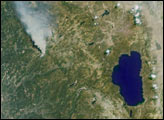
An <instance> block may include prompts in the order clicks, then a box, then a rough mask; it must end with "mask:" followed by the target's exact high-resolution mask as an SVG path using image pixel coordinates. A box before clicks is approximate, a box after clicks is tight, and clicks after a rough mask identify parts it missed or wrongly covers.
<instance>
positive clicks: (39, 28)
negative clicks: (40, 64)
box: [15, 1, 52, 56]
mask: <svg viewBox="0 0 164 120" xmlns="http://www.w3.org/2000/svg"><path fill="white" fill-rule="evenodd" d="M39 4H43V3H39ZM15 6H16V11H17V13H18V15H19V18H20V20H21V22H22V23H23V24H24V27H25V29H26V32H27V33H28V34H29V35H30V36H31V38H32V41H33V42H34V45H36V46H37V47H38V48H39V49H40V51H41V52H42V55H41V56H44V54H45V51H46V39H47V38H48V37H50V36H51V33H52V32H51V29H50V27H49V16H48V13H46V12H45V11H44V9H45V8H44V5H42V6H41V8H40V5H37V4H36V3H35V4H34V3H32V2H27V1H24V2H23V1H17V2H15ZM32 6H34V7H32Z"/></svg>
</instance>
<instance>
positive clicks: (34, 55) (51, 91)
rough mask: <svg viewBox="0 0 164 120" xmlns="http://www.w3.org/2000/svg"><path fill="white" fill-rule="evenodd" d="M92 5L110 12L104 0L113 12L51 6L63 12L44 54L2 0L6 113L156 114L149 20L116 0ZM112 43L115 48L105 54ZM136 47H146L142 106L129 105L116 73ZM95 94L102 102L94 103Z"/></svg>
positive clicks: (18, 115) (21, 115) (143, 50)
mask: <svg viewBox="0 0 164 120" xmlns="http://www.w3.org/2000/svg"><path fill="white" fill-rule="evenodd" d="M90 4H91V7H92V11H94V12H95V13H97V14H98V15H101V14H102V13H103V12H104V10H105V8H104V7H103V5H104V4H105V5H106V6H107V9H108V10H110V14H109V15H107V16H104V17H100V18H99V19H97V20H94V15H95V13H93V12H92V11H90V10H89V8H87V6H86V5H85V4H84V3H83V4H81V3H78V2H75V3H70V2H57V3H54V4H50V5H51V6H52V8H51V12H52V13H53V12H56V13H57V22H54V24H57V25H56V27H57V28H54V29H55V30H56V31H55V33H54V34H56V36H57V37H55V38H56V40H53V39H54V38H51V40H52V41H51V42H49V43H51V44H49V45H48V47H47V51H46V55H45V56H44V57H42V58H41V57H40V52H39V51H38V50H37V49H36V48H35V47H33V44H32V42H31V38H30V36H29V35H28V34H27V33H26V32H25V29H24V26H23V25H22V24H21V22H20V20H19V18H18V17H17V15H16V12H15V9H14V6H13V3H12V2H1V25H2V26H1V81H2V82H1V96H2V97H1V101H2V102H1V105H2V107H1V110H2V111H1V117H2V118H18V119H20V118H129V111H130V110H133V118H151V116H150V115H151V114H154V113H155V110H154V108H153V106H151V104H152V102H153V101H151V100H150V98H151V95H152V94H153V91H151V89H150V86H151V81H150V80H149V79H148V76H149V74H150V71H151V65H149V64H148V60H149V59H151V57H150V55H149V47H150V44H149V43H150V40H151V30H150V29H149V28H147V27H146V23H143V25H141V26H136V25H134V23H133V16H132V15H131V14H130V13H129V12H128V11H124V10H123V9H121V8H118V9H116V8H115V7H114V6H115V4H116V3H115V2H91V3H90ZM143 19H144V17H143ZM95 22H97V23H98V25H96V26H95V25H94V23H95ZM52 24H53V23H52ZM92 42H94V44H93V45H89V43H92ZM111 43H112V44H111ZM108 48H111V49H112V51H111V54H110V55H109V56H106V55H104V51H105V50H106V49H108ZM131 50H135V51H138V52H140V53H141V56H142V62H143V65H142V66H143V67H142V71H141V75H142V77H143V91H144V98H145V99H146V103H144V104H141V105H139V106H136V107H129V106H127V105H126V104H125V103H124V100H123V97H122V96H121V95H120V93H119V88H118V87H117V86H115V85H113V84H112V79H111V75H112V70H113V67H114V66H115V65H116V64H117V63H118V60H119V56H120V55H121V54H129V53H130V51H131ZM145 84H146V85H145ZM94 97H95V98H96V100H97V101H96V102H95V103H94V104H92V102H93V98H94ZM105 105H107V108H108V106H109V108H108V109H106V108H105V107H104V106H105ZM151 108H152V109H151ZM138 112H141V113H140V115H138V114H137V113H138ZM108 113H110V114H108Z"/></svg>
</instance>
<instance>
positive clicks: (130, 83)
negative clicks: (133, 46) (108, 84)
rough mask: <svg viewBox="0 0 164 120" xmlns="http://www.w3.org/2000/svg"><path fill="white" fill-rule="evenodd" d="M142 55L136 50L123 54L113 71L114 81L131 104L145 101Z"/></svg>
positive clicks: (134, 104)
mask: <svg viewBox="0 0 164 120" xmlns="http://www.w3.org/2000/svg"><path fill="white" fill-rule="evenodd" d="M141 68H142V61H141V56H140V54H139V53H138V52H136V51H131V55H130V56H129V55H127V54H123V55H121V56H120V58H119V64H118V65H116V66H115V67H114V69H113V73H112V82H113V83H114V84H116V85H118V86H119V87H120V94H121V95H122V96H123V97H124V100H125V102H126V103H127V104H128V105H129V106H136V105H138V104H140V103H142V102H144V98H143V88H142V77H141V76H140V71H141Z"/></svg>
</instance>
